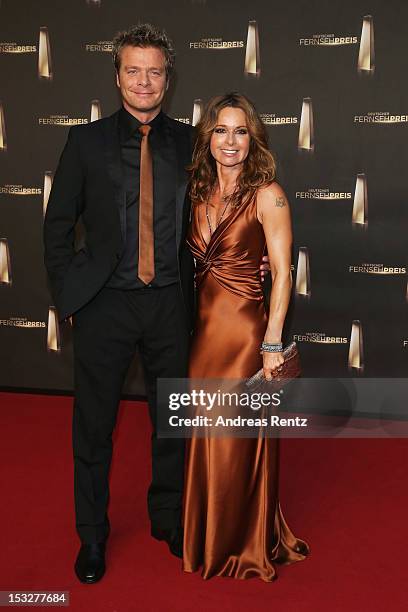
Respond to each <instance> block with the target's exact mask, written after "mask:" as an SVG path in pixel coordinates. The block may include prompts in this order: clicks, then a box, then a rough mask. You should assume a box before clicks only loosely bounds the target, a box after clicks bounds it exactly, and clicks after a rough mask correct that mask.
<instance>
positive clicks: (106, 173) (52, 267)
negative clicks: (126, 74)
mask: <svg viewBox="0 0 408 612" xmlns="http://www.w3.org/2000/svg"><path fill="white" fill-rule="evenodd" d="M118 120H119V112H116V113H114V114H113V115H111V116H110V117H107V118H104V119H100V120H99V121H94V122H92V123H90V124H86V125H80V126H75V127H72V128H71V129H70V131H69V134H68V140H67V143H66V145H65V148H64V150H63V152H62V155H61V158H60V161H59V165H58V168H57V171H56V173H55V178H54V182H53V186H52V189H51V193H50V197H49V201H48V207H47V212H46V215H45V221H44V245H45V256H44V261H45V266H46V268H47V271H48V275H49V279H50V284H51V292H52V296H53V299H54V304H55V306H56V307H57V310H58V314H59V319H60V320H63V319H66V318H67V317H69V316H70V315H71V314H73V313H75V312H76V311H77V310H79V309H80V308H81V307H82V306H84V305H85V304H86V303H87V302H89V301H90V300H91V299H92V298H93V297H94V296H95V295H96V294H97V293H98V291H99V290H100V289H102V287H103V286H104V285H105V283H106V282H107V280H108V279H109V277H110V276H111V274H112V272H113V270H114V268H115V266H116V265H117V264H118V261H119V260H120V258H121V256H122V253H123V250H124V237H125V236H126V227H125V226H126V210H125V206H126V194H125V189H124V182H123V176H122V165H121V157H120V143H119V129H118ZM163 120H164V122H165V129H167V130H168V131H169V134H170V135H171V136H172V139H173V142H174V156H175V160H176V167H177V172H176V173H175V176H174V189H175V194H176V207H175V211H174V214H175V216H176V243H177V251H178V262H179V279H180V283H181V288H182V291H183V297H184V303H185V306H186V317H187V321H188V323H189V325H190V328H191V327H192V317H193V291H194V283H193V258H192V256H191V253H190V251H189V249H188V248H187V246H186V243H185V237H186V231H187V227H188V223H189V220H190V200H189V198H188V195H187V193H186V188H187V183H188V179H189V176H188V173H187V172H186V170H185V168H186V166H187V165H188V164H189V163H190V162H191V153H192V145H193V140H194V129H193V128H192V127H191V126H188V125H186V124H183V123H181V122H178V121H175V120H174V119H171V118H170V117H168V116H167V115H164V118H163ZM80 216H81V218H82V223H83V226H84V229H85V245H84V246H83V248H81V249H79V250H76V249H75V231H74V228H75V226H76V223H77V221H78V218H79V217H80Z"/></svg>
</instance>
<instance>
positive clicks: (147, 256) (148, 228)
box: [137, 125, 154, 285]
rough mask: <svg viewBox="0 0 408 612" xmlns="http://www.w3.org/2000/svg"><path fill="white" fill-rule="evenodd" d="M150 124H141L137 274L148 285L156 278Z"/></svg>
mask: <svg viewBox="0 0 408 612" xmlns="http://www.w3.org/2000/svg"><path fill="white" fill-rule="evenodd" d="M150 130H151V127H150V125H141V126H140V128H139V131H140V132H141V134H142V143H141V146H140V197H139V264H138V270H137V275H138V277H139V278H140V280H142V281H143V282H144V283H145V284H146V285H148V284H149V283H150V282H151V281H152V280H153V278H154V235H153V163H152V155H151V152H150V146H149V140H148V137H149V132H150Z"/></svg>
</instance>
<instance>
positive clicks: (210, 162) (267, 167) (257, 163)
mask: <svg viewBox="0 0 408 612" xmlns="http://www.w3.org/2000/svg"><path fill="white" fill-rule="evenodd" d="M227 107H232V108H240V109H242V110H243V111H244V113H245V117H246V122H247V127H248V132H249V136H250V143H249V152H248V156H247V158H246V159H245V161H244V164H243V168H242V171H241V172H240V174H239V176H238V179H237V186H236V189H235V191H234V192H233V193H232V194H231V195H230V196H229V203H230V205H231V207H233V208H236V207H237V206H239V205H240V204H241V203H242V202H245V201H247V200H248V199H249V198H252V197H253V195H254V193H255V192H256V190H257V189H259V187H264V186H266V185H270V184H271V183H272V182H273V181H274V179H275V176H276V163H275V159H274V157H273V155H272V153H271V152H270V151H269V150H268V137H267V133H266V129H265V126H264V124H263V123H262V121H261V119H260V117H259V115H258V113H257V112H256V109H255V106H254V105H253V104H252V102H251V101H250V100H248V98H246V97H245V96H244V95H242V94H239V93H236V92H233V93H229V94H225V95H223V96H216V97H214V98H211V100H210V101H209V102H208V104H207V106H206V107H205V110H204V112H203V115H202V117H201V120H200V122H199V123H198V125H197V140H196V144H195V147H194V151H193V161H192V163H191V165H190V166H189V167H188V170H189V171H190V172H191V180H190V197H191V200H192V202H193V203H197V204H198V203H203V202H207V201H208V198H209V197H210V195H211V192H212V191H213V190H214V188H215V186H216V184H217V167H216V162H215V159H214V158H213V156H212V154H211V151H210V140H211V136H212V133H213V131H214V128H215V127H216V125H217V120H218V115H219V112H220V111H221V110H222V109H223V108H227Z"/></svg>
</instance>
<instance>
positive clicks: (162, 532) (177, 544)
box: [151, 525, 183, 559]
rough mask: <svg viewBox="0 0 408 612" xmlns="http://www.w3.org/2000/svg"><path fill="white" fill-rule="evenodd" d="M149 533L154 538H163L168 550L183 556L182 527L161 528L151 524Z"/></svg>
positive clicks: (180, 556)
mask: <svg viewBox="0 0 408 612" xmlns="http://www.w3.org/2000/svg"><path fill="white" fill-rule="evenodd" d="M151 534H152V536H153V538H156V540H164V541H165V542H167V544H168V546H169V550H170V552H171V553H172V554H173V555H175V556H176V557H179V558H180V559H182V558H183V529H182V528H181V527H178V528H173V529H162V528H160V527H154V526H153V525H152V529H151Z"/></svg>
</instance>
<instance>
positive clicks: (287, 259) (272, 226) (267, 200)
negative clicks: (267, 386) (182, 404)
mask: <svg viewBox="0 0 408 612" xmlns="http://www.w3.org/2000/svg"><path fill="white" fill-rule="evenodd" d="M257 213H258V219H259V221H260V222H261V223H262V226H263V230H264V233H265V238H266V245H267V249H268V255H269V263H270V267H271V275H272V291H271V299H270V307H269V319H268V326H267V329H266V333H265V337H264V342H268V343H272V344H275V343H279V342H281V341H282V329H283V324H284V322H285V317H286V313H287V310H288V305H289V300H290V294H291V289H292V273H291V268H290V266H291V247H292V227H291V218H290V210H289V203H288V200H287V197H286V195H285V192H284V191H283V189H282V188H281V187H280V186H279V185H278V183H276V182H274V183H272V185H269V186H268V187H265V188H264V189H260V190H259V192H258V200H257ZM283 361H284V359H283V355H282V352H278V353H267V352H265V351H264V352H263V368H264V375H265V378H266V379H267V380H271V379H272V374H271V373H272V372H273V370H276V368H278V367H279V366H280V365H281V364H282V363H283Z"/></svg>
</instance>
